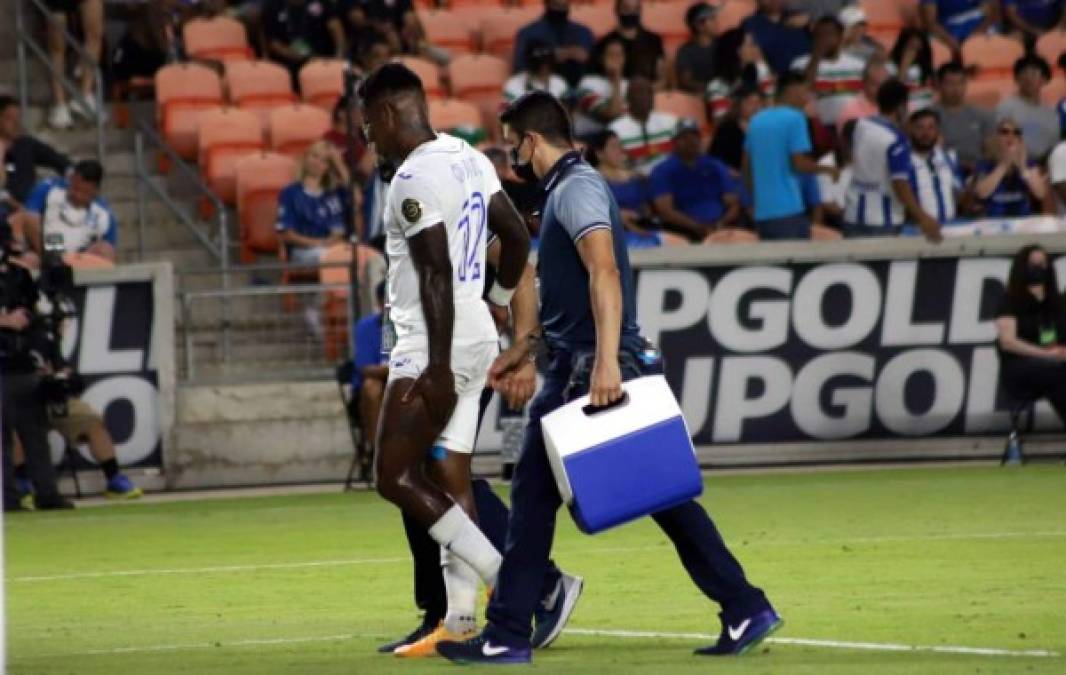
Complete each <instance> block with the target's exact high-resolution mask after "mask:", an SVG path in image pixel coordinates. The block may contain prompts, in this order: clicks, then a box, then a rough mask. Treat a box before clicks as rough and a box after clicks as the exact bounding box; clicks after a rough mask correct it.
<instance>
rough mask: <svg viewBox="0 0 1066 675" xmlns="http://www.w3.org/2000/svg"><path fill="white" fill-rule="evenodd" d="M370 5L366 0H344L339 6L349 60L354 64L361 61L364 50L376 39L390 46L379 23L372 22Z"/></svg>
mask: <svg viewBox="0 0 1066 675" xmlns="http://www.w3.org/2000/svg"><path fill="white" fill-rule="evenodd" d="M368 4H369V3H367V2H366V0H342V1H341V2H340V3H339V5H338V9H339V18H340V20H341V23H342V25H343V26H344V39H345V42H346V43H347V45H348V59H349V60H351V61H353V62H356V61H359V58H360V55H361V54H362V53H363V50H364V49H366V48H367V47H368V46H369V43H370V42H371V41H372V40H374V39H375V38H381V39H383V40H385V42H386V44H388V37H387V36H386V34H385V32H384V31H382V30H381V28H380V27H379V25H378V23H377V22H375V21H373V20H371V18H370V14H369V12H368ZM390 25H391V24H390Z"/></svg>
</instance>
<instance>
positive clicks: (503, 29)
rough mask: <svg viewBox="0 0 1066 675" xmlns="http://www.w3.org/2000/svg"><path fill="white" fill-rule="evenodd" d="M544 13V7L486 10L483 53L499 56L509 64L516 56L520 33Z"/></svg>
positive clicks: (482, 39) (482, 28)
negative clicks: (517, 39) (517, 38)
mask: <svg viewBox="0 0 1066 675" xmlns="http://www.w3.org/2000/svg"><path fill="white" fill-rule="evenodd" d="M542 13H543V5H537V6H534V7H507V8H499V9H486V10H485V13H484V17H483V20H482V24H481V49H482V51H484V52H486V53H488V54H492V55H494V56H499V57H500V58H502V59H505V60H506V61H507V62H508V63H510V62H511V59H512V57H513V56H514V44H515V38H516V36H517V35H518V31H520V30H522V28H523V27H524V26H525V25H526V24H528V23H532V22H533V21H535V20H536V19H537V18H538V17H539V16H540V15H541V14H542Z"/></svg>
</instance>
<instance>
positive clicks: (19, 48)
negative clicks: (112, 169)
mask: <svg viewBox="0 0 1066 675" xmlns="http://www.w3.org/2000/svg"><path fill="white" fill-rule="evenodd" d="M23 2H26V3H28V4H29V5H30V6H31V7H33V8H35V9H36V11H37V13H38V14H39V15H40V16H41V17H43V18H44V20H45V21H48V20H49V16H50V15H51V14H52V12H51V11H50V10H49V9H48V8H47V7H46V6H45V4H44V3H43V2H42V1H41V0H13V3H14V5H15V34H16V35H17V36H18V43H17V45H16V47H15V53H16V58H17V60H18V80H19V81H18V88H19V105H20V106H21V107H22V110H23V111H26V110H28V109H29V104H30V80H29V72H28V69H29V64H28V62H27V61H28V60H27V55H26V52H27V51H29V52H30V53H31V54H33V56H35V57H36V58H37V60H38V61H40V62H41V63H43V64H44V66H45V68H47V69H48V72H49V74H50V75H51V76H52V77H54V78H56V79H57V80H58V81H59V83H60V86H61V87H63V89H64V90H65V91H66V92H67V94H68V95H69V96H70V97H71V98H72V99H75V100H79V101H81V102H82V104H83V105H84V106H85V108H86V109H87V110H88V109H89V107H88V105H87V104H88V101H87V100H86V98H85V95H84V94H83V93H82V91H81V90H80V89H79V88H78V87H77V86H76V85H75V84H74V83H73V82H71V81H70V79H69V78H68V77H67V74H66V73H61V72H58V71H57V70H56V68H55V66H53V65H52V59H51V57H50V56H49V55H48V52H47V51H46V50H45V49H44V48H43V47H42V46H41V45H40V44H39V43H38V42H37V41H36V40H34V39H33V31H32V30H30V27H29V26H28V25H27V21H26V11H25V9H24V8H23V6H22V3H23ZM62 35H63V42H64V43H65V46H64V49H71V50H73V51H74V53H75V54H77V55H78V58H79V59H81V61H82V66H81V67H82V68H91V69H92V71H93V80H94V82H95V90H96V91H95V92H94V94H95V96H96V111H95V112H96V114H95V117H96V119H95V123H96V157H97V159H98V160H100V161H101V162H103V161H104V153H105V150H106V146H107V115H106V113H105V112H104V77H103V72H102V71H101V70H100V64H99V63H98V62H97V61H95V60H94V59H93V58H92V57H91V56H90V55H89V52H87V51H85V47H84V46H83V45H82V44H81V43H80V42H78V40H77V39H75V38H74V36H73V35H71V34H70V31H68V30H67V28H66V26H64V27H63V28H62Z"/></svg>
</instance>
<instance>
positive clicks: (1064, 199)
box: [1047, 100, 1066, 216]
mask: <svg viewBox="0 0 1066 675" xmlns="http://www.w3.org/2000/svg"><path fill="white" fill-rule="evenodd" d="M1058 112H1059V126H1060V127H1061V130H1060V133H1061V138H1062V140H1060V141H1059V144H1058V145H1056V146H1055V149H1054V150H1052V151H1051V155H1050V156H1049V157H1048V160H1047V165H1048V166H1047V168H1048V182H1050V183H1051V196H1052V198H1053V201H1054V205H1055V213H1056V214H1057V215H1059V216H1066V100H1063V101H1061V102H1059V105H1058Z"/></svg>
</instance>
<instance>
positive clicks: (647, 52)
mask: <svg viewBox="0 0 1066 675" xmlns="http://www.w3.org/2000/svg"><path fill="white" fill-rule="evenodd" d="M640 12H641V0H615V3H614V13H615V16H616V17H618V25H617V26H615V29H614V30H612V31H611V32H610V33H608V34H607V35H605V36H604V37H603V39H602V40H600V41H599V43H597V44H596V49H595V50H594V52H593V55H592V58H593V60H598V59H599V58H601V57H600V55H601V54H602V52H603V50H604V48H605V47H606V46H607V44H608V43H609V42H611V41H614V40H621V42H622V46H623V47H624V48H625V52H626V65H625V76H626V77H646V78H648V79H649V80H651V81H652V82H653V83H655V88H656V89H662V88H664V87H665V86H666V67H665V66H666V51H665V50H664V49H663V39H662V38H661V37H659V36H658V35H657V34H655V33H653V32H651V31H649V30H647V29H646V28H644V26H642V25H641V23H640Z"/></svg>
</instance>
